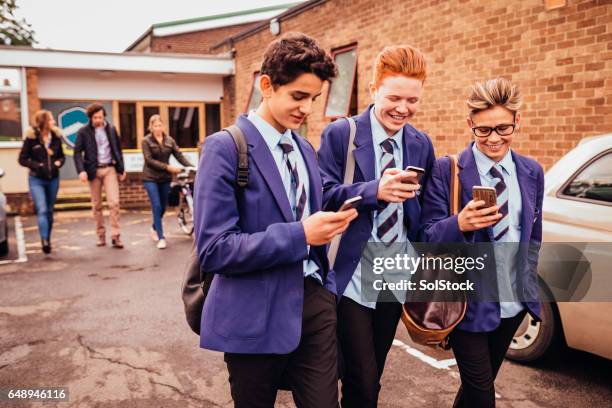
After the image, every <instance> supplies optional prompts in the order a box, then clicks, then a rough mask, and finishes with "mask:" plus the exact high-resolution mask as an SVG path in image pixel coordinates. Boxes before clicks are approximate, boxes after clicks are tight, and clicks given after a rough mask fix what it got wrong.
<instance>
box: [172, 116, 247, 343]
mask: <svg viewBox="0 0 612 408" xmlns="http://www.w3.org/2000/svg"><path fill="white" fill-rule="evenodd" d="M223 130H225V131H226V132H228V133H229V134H230V135H231V136H232V139H233V140H234V143H235V144H236V149H237V150H238V168H237V169H236V190H237V191H238V190H239V189H243V188H245V187H246V186H247V183H248V181H249V156H248V148H247V143H246V139H245V138H244V134H243V133H242V130H240V128H239V127H238V126H236V125H232V126H230V127H228V128H226V129H223ZM214 277H215V275H214V274H212V273H206V272H205V271H202V270H201V268H200V260H199V258H198V250H197V246H196V243H195V240H194V242H193V247H192V248H191V255H190V256H189V261H188V263H187V266H186V268H185V274H184V278H183V286H182V289H181V291H182V298H183V305H184V309H185V318H186V319H187V324H189V327H191V330H193V332H194V333H196V334H198V335H199V334H200V322H201V321H202V308H203V307H204V301H205V300H206V296H207V295H208V290H209V289H210V285H211V284H212V282H213V279H214Z"/></svg>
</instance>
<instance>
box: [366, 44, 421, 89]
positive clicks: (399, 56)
mask: <svg viewBox="0 0 612 408" xmlns="http://www.w3.org/2000/svg"><path fill="white" fill-rule="evenodd" d="M392 75H403V76H406V77H408V78H414V79H419V80H421V82H425V77H426V76H427V64H426V62H425V56H424V55H423V53H422V52H421V51H420V50H418V49H417V48H414V47H411V46H410V45H392V46H389V47H385V48H384V49H383V50H382V51H381V52H380V54H378V56H377V57H376V61H375V62H374V78H373V80H374V85H375V86H377V87H378V86H380V84H381V83H382V81H383V80H384V79H385V78H386V77H388V76H392Z"/></svg>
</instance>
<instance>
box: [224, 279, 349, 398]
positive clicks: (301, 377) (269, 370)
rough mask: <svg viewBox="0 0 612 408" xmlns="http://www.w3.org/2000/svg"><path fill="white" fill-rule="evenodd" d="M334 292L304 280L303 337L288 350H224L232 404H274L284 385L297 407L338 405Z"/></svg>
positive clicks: (312, 281) (311, 281) (316, 283)
mask: <svg viewBox="0 0 612 408" xmlns="http://www.w3.org/2000/svg"><path fill="white" fill-rule="evenodd" d="M337 352H338V345H337V339H336V297H335V296H334V294H333V293H330V292H329V291H328V290H327V289H325V288H324V287H323V286H321V284H320V283H318V282H316V281H315V280H314V279H313V278H305V279H304V310H303V315H302V337H301V339H300V343H299V345H298V347H297V349H296V350H294V351H293V352H292V353H290V354H238V353H225V362H226V364H227V369H228V371H229V382H230V388H231V393H232V399H233V400H234V407H236V408H246V407H248V408H260V407H261V408H273V407H274V402H275V400H276V394H277V391H278V389H279V387H280V386H281V385H288V386H289V388H290V389H291V392H292V393H293V400H294V401H295V404H296V406H297V407H298V408H302V407H304V408H331V407H337V406H338V357H337Z"/></svg>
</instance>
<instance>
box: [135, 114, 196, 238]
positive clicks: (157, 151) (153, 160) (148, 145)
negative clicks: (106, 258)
mask: <svg viewBox="0 0 612 408" xmlns="http://www.w3.org/2000/svg"><path fill="white" fill-rule="evenodd" d="M142 153H143V155H144V162H145V163H144V169H143V174H142V179H143V181H144V187H145V190H146V191H147V195H148V196H149V200H150V201H151V210H152V212H153V225H152V226H151V238H152V239H153V240H154V241H157V248H158V249H165V248H166V246H167V243H166V238H165V236H164V228H163V223H162V219H163V217H164V212H165V211H166V206H167V205H168V193H169V192H170V181H172V175H173V174H178V173H180V172H181V171H183V170H182V169H181V168H180V167H176V166H172V165H171V164H170V156H174V157H175V158H176V160H178V162H179V163H180V164H182V165H183V166H185V167H193V164H191V163H190V162H189V160H187V159H186V158H185V156H183V153H181V150H180V149H179V147H178V145H177V144H176V142H175V141H174V139H173V138H171V137H170V136H168V135H167V134H166V133H165V132H164V123H163V122H162V119H161V116H159V115H153V116H151V118H150V119H149V134H148V135H146V136H145V138H144V140H143V141H142Z"/></svg>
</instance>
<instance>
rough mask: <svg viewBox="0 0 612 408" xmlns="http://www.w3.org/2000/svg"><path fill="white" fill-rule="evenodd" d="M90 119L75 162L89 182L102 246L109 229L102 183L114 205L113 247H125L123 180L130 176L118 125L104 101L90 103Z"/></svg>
mask: <svg viewBox="0 0 612 408" xmlns="http://www.w3.org/2000/svg"><path fill="white" fill-rule="evenodd" d="M87 116H88V117H89V123H87V125H85V126H83V127H82V128H81V129H80V130H79V133H78V134H77V139H76V143H75V145H74V164H75V166H76V169H77V173H79V179H80V180H81V181H82V182H83V183H87V182H89V190H90V192H91V207H92V210H93V215H94V218H95V220H96V233H97V235H98V243H97V245H98V246H104V245H106V230H105V228H104V217H103V215H102V187H103V186H104V192H105V193H106V201H107V202H108V207H109V209H110V225H111V238H112V245H113V248H119V249H120V248H123V244H122V243H121V239H120V238H119V183H118V181H117V179H118V180H119V181H123V180H125V178H126V173H125V169H124V167H123V155H122V152H121V143H120V142H119V135H118V134H117V130H116V129H115V127H114V126H112V125H110V124H108V123H107V122H106V120H105V117H106V110H105V109H104V107H103V106H102V105H99V104H96V103H94V104H91V105H89V106H88V107H87Z"/></svg>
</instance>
